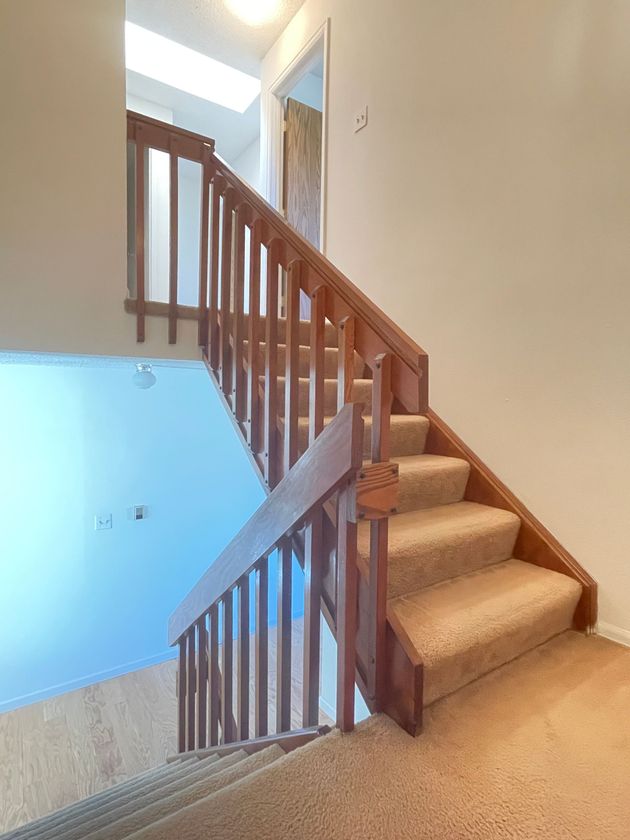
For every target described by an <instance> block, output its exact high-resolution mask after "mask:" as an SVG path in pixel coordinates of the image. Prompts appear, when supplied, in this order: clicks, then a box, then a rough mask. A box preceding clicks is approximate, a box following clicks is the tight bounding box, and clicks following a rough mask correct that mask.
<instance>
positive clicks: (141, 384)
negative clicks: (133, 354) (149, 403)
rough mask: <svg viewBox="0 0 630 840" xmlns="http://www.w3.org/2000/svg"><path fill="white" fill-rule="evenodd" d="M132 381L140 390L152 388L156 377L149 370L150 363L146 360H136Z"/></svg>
mask: <svg viewBox="0 0 630 840" xmlns="http://www.w3.org/2000/svg"><path fill="white" fill-rule="evenodd" d="M132 381H133V384H134V385H135V386H136V388H140V390H141V391H146V390H147V388H153V386H154V385H155V383H156V382H157V379H156V378H155V374H154V373H153V371H152V370H151V365H150V364H148V363H147V362H138V364H137V365H136V372H135V373H134V375H133V377H132Z"/></svg>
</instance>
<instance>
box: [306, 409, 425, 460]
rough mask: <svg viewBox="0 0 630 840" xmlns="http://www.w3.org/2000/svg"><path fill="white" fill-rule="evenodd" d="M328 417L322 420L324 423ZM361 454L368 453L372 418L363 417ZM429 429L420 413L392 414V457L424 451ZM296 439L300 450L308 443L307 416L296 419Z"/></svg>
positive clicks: (327, 421) (327, 420) (328, 420)
mask: <svg viewBox="0 0 630 840" xmlns="http://www.w3.org/2000/svg"><path fill="white" fill-rule="evenodd" d="M329 422H330V418H327V419H325V420H324V425H326V423H329ZM363 423H364V433H363V455H364V457H366V458H368V457H369V455H370V447H371V439H372V418H371V417H364V418H363ZM428 431H429V421H428V419H427V418H426V417H424V416H423V415H421V414H392V418H391V431H390V440H391V454H392V458H397V457H402V456H404V455H418V454H420V453H421V452H423V451H424V445H425V443H426V439H427V433H428ZM298 441H299V444H298V445H299V448H300V452H303V451H304V450H305V449H306V447H307V445H308V418H306V417H301V418H300V419H299V420H298Z"/></svg>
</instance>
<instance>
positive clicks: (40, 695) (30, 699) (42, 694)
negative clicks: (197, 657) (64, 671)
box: [0, 649, 177, 714]
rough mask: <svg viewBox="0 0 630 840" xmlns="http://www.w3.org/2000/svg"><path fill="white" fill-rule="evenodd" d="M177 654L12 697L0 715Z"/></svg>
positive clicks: (171, 652) (168, 653) (1, 706)
mask: <svg viewBox="0 0 630 840" xmlns="http://www.w3.org/2000/svg"><path fill="white" fill-rule="evenodd" d="M176 656H177V652H176V651H175V650H173V649H170V650H165V651H163V652H162V653H157V654H155V656H149V657H147V658H146V659H136V660H135V662H127V663H125V664H124V665H118V666H117V667H116V668H109V669H108V670H106V671H98V672H97V673H95V674H87V675H86V676H84V677H78V678H77V679H76V680H69V681H68V682H65V683H60V684H59V685H52V686H49V687H48V688H42V689H41V690H39V691H33V692H32V693H31V694H23V695H22V696H20V697H12V698H11V699H10V700H5V701H3V702H1V703H0V714H1V713H3V712H11V711H13V710H14V709H19V708H20V707H21V706H29V705H30V704H31V703H39V702H40V701H41V700H48V699H49V698H50V697H56V696H57V695H59V694H66V693H67V692H69V691H76V690H77V689H78V688H85V686H86V685H92V684H93V683H97V682H103V680H111V679H113V678H114V677H121V676H122V675H123V674H129V673H130V672H131V671H139V670H140V669H141V668H149V667H150V666H151V665H159V664H160V663H161V662H166V661H167V660H169V659H174V658H175V657H176Z"/></svg>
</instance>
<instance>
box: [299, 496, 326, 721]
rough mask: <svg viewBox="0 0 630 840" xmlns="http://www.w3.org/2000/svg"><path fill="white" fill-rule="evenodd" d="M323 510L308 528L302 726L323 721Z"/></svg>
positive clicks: (318, 512) (305, 560)
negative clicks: (320, 658)
mask: <svg viewBox="0 0 630 840" xmlns="http://www.w3.org/2000/svg"><path fill="white" fill-rule="evenodd" d="M322 517H323V510H322V508H321V507H318V508H317V509H316V510H315V511H314V512H313V513H312V515H311V519H310V522H309V524H308V526H307V528H306V535H305V551H304V688H303V698H302V700H303V708H302V725H303V726H316V725H317V723H318V722H319V640H320V618H319V615H320V602H321V596H322V551H323V541H322V530H323V518H322Z"/></svg>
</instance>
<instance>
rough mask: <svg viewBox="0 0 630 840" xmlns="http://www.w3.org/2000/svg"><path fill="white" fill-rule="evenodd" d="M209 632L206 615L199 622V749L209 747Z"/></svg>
mask: <svg viewBox="0 0 630 840" xmlns="http://www.w3.org/2000/svg"><path fill="white" fill-rule="evenodd" d="M207 728H208V631H207V630H206V617H205V615H204V616H202V618H200V619H199V621H198V622H197V747H198V748H199V749H203V748H204V747H205V746H207V740H206V738H207Z"/></svg>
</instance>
